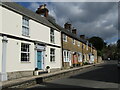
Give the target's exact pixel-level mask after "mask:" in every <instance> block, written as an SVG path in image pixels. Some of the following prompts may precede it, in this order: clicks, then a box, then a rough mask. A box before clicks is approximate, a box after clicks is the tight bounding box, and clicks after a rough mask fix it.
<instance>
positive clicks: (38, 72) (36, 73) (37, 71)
mask: <svg viewBox="0 0 120 90" xmlns="http://www.w3.org/2000/svg"><path fill="white" fill-rule="evenodd" d="M45 73H48V71H44V70H36V71H34V75H41V74H45Z"/></svg>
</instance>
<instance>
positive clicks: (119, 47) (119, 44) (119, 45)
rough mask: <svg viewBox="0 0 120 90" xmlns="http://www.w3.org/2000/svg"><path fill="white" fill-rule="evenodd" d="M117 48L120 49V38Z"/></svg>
mask: <svg viewBox="0 0 120 90" xmlns="http://www.w3.org/2000/svg"><path fill="white" fill-rule="evenodd" d="M117 48H118V49H120V39H119V40H118V41H117Z"/></svg>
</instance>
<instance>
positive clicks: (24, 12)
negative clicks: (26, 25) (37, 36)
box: [0, 2, 58, 30]
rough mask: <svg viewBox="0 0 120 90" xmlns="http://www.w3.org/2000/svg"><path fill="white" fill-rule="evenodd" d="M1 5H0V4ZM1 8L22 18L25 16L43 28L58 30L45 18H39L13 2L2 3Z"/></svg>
mask: <svg viewBox="0 0 120 90" xmlns="http://www.w3.org/2000/svg"><path fill="white" fill-rule="evenodd" d="M0 4H1V3H0ZM2 6H3V7H5V8H7V9H10V10H12V11H14V12H16V13H19V14H21V15H23V16H26V17H28V18H30V19H33V20H35V21H37V22H39V23H41V24H43V25H45V26H48V27H51V28H54V29H55V30H58V29H57V28H56V27H55V26H54V25H53V24H51V23H50V22H49V21H48V20H47V19H46V18H45V17H41V16H40V15H38V14H36V13H35V12H33V11H31V10H29V9H27V8H25V7H23V6H21V5H19V4H17V3H15V2H2Z"/></svg>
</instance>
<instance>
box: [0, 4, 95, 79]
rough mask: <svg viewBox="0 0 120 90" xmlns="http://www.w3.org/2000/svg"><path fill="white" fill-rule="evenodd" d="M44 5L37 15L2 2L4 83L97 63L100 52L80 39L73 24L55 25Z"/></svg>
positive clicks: (1, 74) (0, 56)
mask: <svg viewBox="0 0 120 90" xmlns="http://www.w3.org/2000/svg"><path fill="white" fill-rule="evenodd" d="M48 13H49V10H48V9H47V8H46V7H45V5H41V6H40V7H39V8H38V10H37V11H36V12H33V11H30V10H28V9H26V8H24V7H23V6H20V5H18V4H16V3H14V2H0V81H5V80H10V79H16V78H21V77H24V76H32V75H39V74H41V73H44V72H47V69H46V68H47V67H48V68H50V69H51V71H55V70H61V69H63V68H70V67H77V66H82V65H84V64H85V63H86V62H89V63H96V62H97V50H96V49H95V48H94V47H93V46H92V44H90V43H89V42H88V40H86V39H85V38H84V35H81V36H80V37H77V35H76V34H77V33H76V29H75V28H72V25H71V24H70V23H65V25H64V27H61V26H60V25H58V24H56V23H55V20H54V19H53V18H52V17H50V16H49V14H48Z"/></svg>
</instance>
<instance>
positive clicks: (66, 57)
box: [63, 50, 70, 62]
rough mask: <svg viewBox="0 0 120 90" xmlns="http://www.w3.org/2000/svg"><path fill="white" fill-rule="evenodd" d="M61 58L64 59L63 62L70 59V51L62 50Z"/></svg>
mask: <svg viewBox="0 0 120 90" xmlns="http://www.w3.org/2000/svg"><path fill="white" fill-rule="evenodd" d="M63 60H64V62H69V61H70V51H67V50H63Z"/></svg>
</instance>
